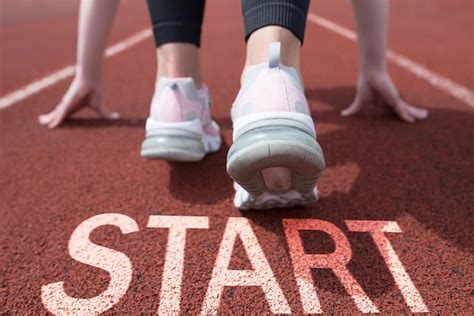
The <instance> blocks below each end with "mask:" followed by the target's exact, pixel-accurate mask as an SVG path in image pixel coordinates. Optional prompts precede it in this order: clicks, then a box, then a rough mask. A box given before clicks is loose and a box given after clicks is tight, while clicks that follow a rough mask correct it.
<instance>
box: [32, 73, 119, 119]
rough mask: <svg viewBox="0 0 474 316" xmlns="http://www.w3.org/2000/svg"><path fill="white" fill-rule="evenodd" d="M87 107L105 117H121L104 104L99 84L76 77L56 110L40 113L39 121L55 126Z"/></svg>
mask: <svg viewBox="0 0 474 316" xmlns="http://www.w3.org/2000/svg"><path fill="white" fill-rule="evenodd" d="M87 107H88V108H91V109H92V110H94V111H95V112H97V114H98V115H99V116H100V117H102V118H104V119H108V120H113V119H117V118H119V114H118V113H113V112H110V111H109V110H108V109H107V108H106V107H105V106H104V104H102V101H101V91H100V85H99V84H91V83H87V82H84V81H81V80H79V79H77V78H76V79H74V81H73V82H72V83H71V85H70V86H69V89H68V90H67V92H66V94H65V95H64V96H63V98H62V100H61V102H59V104H58V105H57V106H56V107H55V108H54V110H52V111H51V112H49V113H48V114H43V115H40V116H39V117H38V121H39V123H40V124H41V125H45V126H47V127H49V128H55V127H58V126H59V125H61V123H63V122H64V121H65V120H66V119H67V118H68V117H70V116H71V115H73V114H74V113H76V112H77V111H79V110H81V109H83V108H87Z"/></svg>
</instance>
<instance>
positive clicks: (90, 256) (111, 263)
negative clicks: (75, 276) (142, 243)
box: [41, 213, 139, 314]
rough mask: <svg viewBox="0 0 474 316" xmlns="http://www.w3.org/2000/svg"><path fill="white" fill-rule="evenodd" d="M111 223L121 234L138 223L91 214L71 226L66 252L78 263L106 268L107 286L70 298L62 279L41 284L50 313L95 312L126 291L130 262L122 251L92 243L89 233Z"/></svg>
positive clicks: (45, 303) (130, 268)
mask: <svg viewBox="0 0 474 316" xmlns="http://www.w3.org/2000/svg"><path fill="white" fill-rule="evenodd" d="M103 225H113V226H116V227H118V228H120V231H121V232H122V234H128V233H133V232H137V231H138V230H139V228H138V224H137V223H136V222H135V221H134V220H133V219H132V218H130V217H128V216H125V215H122V214H117V213H106V214H100V215H96V216H93V217H91V218H89V219H87V220H85V221H84V222H82V223H81V224H79V226H78V227H77V228H76V229H75V230H74V232H73V233H72V235H71V239H70V240H69V245H68V248H69V254H70V255H71V257H72V258H73V259H75V260H77V261H79V262H81V263H84V264H87V265H90V266H93V267H96V268H100V269H103V270H106V271H107V272H108V273H109V274H110V283H109V285H108V287H107V289H106V290H105V291H104V292H103V293H102V294H100V295H98V296H96V297H93V298H87V299H84V298H74V297H71V296H69V295H67V294H66V293H65V292H64V287H63V284H64V282H56V283H50V284H47V285H43V286H42V287H41V300H42V301H43V304H44V306H45V307H46V308H47V309H48V310H49V311H50V312H51V313H54V314H99V313H103V312H105V311H106V310H108V309H110V308H111V307H112V306H114V305H115V304H116V303H117V302H118V301H119V300H120V299H121V298H122V296H123V295H124V294H125V293H126V292H127V290H128V287H129V285H130V281H131V280H132V272H133V270H132V263H131V262H130V259H129V258H128V257H127V256H126V255H124V254H123V253H121V252H119V251H116V250H113V249H109V248H106V247H103V246H99V245H96V244H94V243H92V242H91V241H90V239H89V235H90V233H91V232H92V231H93V230H94V229H96V228H97V227H100V226H103Z"/></svg>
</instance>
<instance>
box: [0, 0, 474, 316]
mask: <svg viewBox="0 0 474 316" xmlns="http://www.w3.org/2000/svg"><path fill="white" fill-rule="evenodd" d="M208 9H209V10H208V12H207V21H206V25H205V32H204V45H203V66H204V71H205V77H206V78H207V79H206V81H207V82H208V84H209V86H210V87H211V91H212V96H213V99H214V108H213V114H214V115H215V116H216V117H217V118H218V121H219V123H220V124H221V126H222V127H223V134H224V138H225V140H226V144H227V145H226V146H224V148H223V149H222V150H221V151H220V152H219V153H217V154H215V155H212V156H210V157H208V158H206V159H205V160H204V161H202V162H200V163H197V164H195V165H190V164H168V163H165V162H145V161H143V160H141V158H140V157H139V155H138V152H139V144H140V142H141V140H142V137H143V126H144V118H145V117H146V115H147V111H148V102H149V99H150V97H151V93H152V88H153V78H154V74H153V71H150V69H151V68H152V67H150V65H152V64H154V54H153V52H152V49H153V48H152V47H153V46H152V43H151V41H148V42H146V43H143V44H140V45H139V46H137V47H136V48H134V49H132V50H130V51H126V52H124V53H123V54H121V55H118V56H116V57H114V58H113V59H110V60H108V61H107V62H106V66H105V67H106V68H105V72H104V73H105V81H104V82H105V87H104V92H105V101H106V102H107V103H109V105H110V106H111V108H112V109H114V110H118V111H119V112H120V113H121V114H122V116H123V117H124V118H123V119H122V120H120V121H119V122H116V123H113V124H108V123H106V122H101V121H98V120H95V119H91V115H90V113H83V114H81V115H80V117H79V118H78V119H76V120H73V121H70V122H69V123H68V124H67V125H66V126H65V127H64V128H61V129H58V130H56V131H48V130H46V129H44V128H42V127H40V126H39V125H37V123H36V116H37V115H38V114H40V113H42V112H45V111H46V110H48V109H49V108H50V106H51V102H53V100H57V99H58V98H59V97H60V96H61V94H62V93H63V92H64V90H65V89H66V87H67V83H66V82H64V83H61V84H59V85H57V86H55V87H52V88H51V89H49V90H46V91H45V92H44V93H42V94H40V95H37V96H34V97H32V98H31V99H29V100H28V101H24V102H21V103H19V104H18V106H14V107H12V108H10V109H8V110H6V111H3V112H1V113H0V135H2V137H1V148H2V153H1V155H0V157H1V166H2V172H1V174H2V176H1V181H0V183H1V186H2V190H1V191H2V198H1V199H0V200H2V201H3V205H2V211H1V213H2V214H1V215H2V218H3V219H4V220H3V221H2V228H3V229H2V231H1V233H0V234H1V235H0V236H1V240H2V242H1V244H2V253H5V254H6V256H2V259H1V260H2V265H1V266H2V267H3V272H5V273H2V274H3V275H5V276H6V277H5V280H4V281H3V282H2V290H3V293H6V295H4V296H3V297H7V298H8V300H7V301H6V308H7V309H8V310H16V311H20V312H21V311H24V312H26V311H30V312H31V311H33V312H43V311H44V307H43V306H42V304H41V299H40V296H39V294H40V288H41V286H42V285H45V284H48V283H51V282H57V281H61V280H63V281H65V282H66V283H65V286H66V291H67V293H68V294H69V295H71V296H77V297H92V296H95V295H96V294H97V293H98V292H100V291H103V290H104V289H105V287H106V285H107V282H108V276H107V273H106V272H105V271H103V270H100V269H96V268H92V267H90V266H87V265H84V264H80V263H78V262H76V261H75V260H73V259H71V258H70V256H69V254H68V251H67V242H68V240H69V237H70V235H71V233H72V231H73V230H74V229H75V228H76V227H77V226H78V225H79V224H80V223H81V222H83V221H84V220H85V219H87V218H90V217H91V216H94V215H97V214H99V213H103V212H111V211H113V212H118V213H121V214H125V215H128V216H130V217H132V218H133V219H134V220H136V221H137V223H138V225H139V227H140V231H139V232H137V233H132V234H130V235H121V234H120V233H119V231H118V230H117V229H116V228H113V227H101V228H99V229H97V230H96V231H94V233H93V234H92V240H93V241H95V242H97V243H99V244H101V245H104V246H107V247H110V248H112V249H116V250H119V251H122V252H123V253H125V254H126V255H127V256H129V257H130V259H131V261H132V263H133V267H134V272H133V280H132V283H131V286H130V288H129V290H128V292H127V294H126V295H125V296H124V297H123V298H122V299H121V300H120V302H119V303H118V304H117V305H115V306H114V307H113V308H112V309H111V310H110V312H137V311H145V312H146V311H148V312H152V311H156V310H157V308H158V304H159V301H158V295H159V289H160V284H161V275H162V271H163V263H164V253H165V251H166V249H165V246H166V238H167V231H166V230H163V229H160V230H158V229H147V228H145V227H146V223H147V220H148V217H149V215H158V214H160V215H188V216H191V215H192V216H209V218H210V229H209V230H204V231H198V230H196V231H194V230H190V231H189V232H188V238H187V246H186V254H185V269H184V280H185V282H184V283H183V288H182V300H181V311H183V312H189V313H192V312H199V311H200V308H201V303H202V300H203V298H204V296H205V292H206V289H207V285H208V283H209V280H210V277H211V271H212V267H213V265H214V261H215V259H216V256H217V250H218V247H219V244H220V242H221V238H222V234H223V231H224V227H225V224H226V222H227V218H228V217H230V216H236V217H241V216H246V217H247V218H249V219H250V221H251V225H252V228H253V229H254V231H255V234H256V236H257V238H258V241H259V243H260V245H261V246H262V248H263V251H264V253H265V254H266V256H267V259H268V260H269V262H270V265H271V267H272V269H273V272H274V273H275V275H276V277H277V280H278V281H279V283H280V286H281V287H282V289H283V291H284V293H285V295H286V298H287V300H288V303H289V305H290V307H291V309H292V311H293V312H294V313H301V312H302V311H303V310H302V306H301V301H300V295H299V293H298V291H297V288H296V283H295V280H294V276H293V266H292V264H291V260H290V258H289V255H288V249H287V245H286V241H285V238H284V233H283V228H282V224H281V222H282V219H283V218H319V219H323V220H327V221H329V222H331V223H334V224H336V225H337V226H338V227H340V228H341V229H342V230H343V231H344V232H345V233H346V234H347V236H348V237H349V240H350V242H351V247H352V251H353V260H352V262H351V263H350V265H349V270H350V271H351V273H352V274H353V275H354V277H355V278H356V279H357V280H358V281H359V282H360V283H361V284H362V286H363V288H364V290H365V291H366V292H367V294H368V295H369V297H370V298H371V299H372V300H373V301H374V303H375V305H376V306H377V307H378V308H379V309H380V310H381V311H384V312H389V311H391V312H400V311H405V312H406V311H408V308H407V306H406V304H405V302H404V301H403V297H402V296H401V294H400V291H399V290H398V289H397V287H396V285H395V284H394V282H393V279H392V278H391V275H390V273H389V271H388V270H387V267H386V265H385V263H384V261H383V259H382V258H381V256H380V254H379V253H378V252H377V249H376V248H375V246H374V244H373V242H372V241H371V240H370V237H369V236H367V235H366V234H359V233H349V232H348V231H347V227H346V225H345V223H344V220H347V219H379V220H396V221H397V223H398V224H399V226H400V227H401V228H402V230H403V233H402V234H390V235H389V239H390V241H391V243H392V245H393V247H394V249H395V250H396V252H397V254H398V256H399V257H400V260H401V262H402V263H403V265H404V266H405V268H406V270H407V273H408V274H409V276H410V277H411V279H412V280H413V282H414V284H415V285H416V287H417V288H418V290H419V291H420V294H421V295H422V297H423V299H424V300H425V302H426V304H427V306H428V307H429V309H430V310H431V311H432V312H435V311H439V312H444V313H449V312H453V311H458V312H461V311H468V310H469V306H468V305H467V304H468V298H467V297H466V293H468V292H469V288H470V287H472V284H471V283H470V280H472V272H471V271H470V270H469V260H472V246H471V245H472V244H473V243H472V240H471V237H470V233H469V229H470V228H469V227H471V226H472V225H471V224H472V223H469V221H466V212H467V210H468V209H467V207H468V205H471V204H472V203H466V201H468V202H469V201H471V202H472V196H471V195H470V192H469V183H468V180H469V178H472V168H471V164H470V163H469V160H468V157H470V156H472V149H471V148H470V147H469V142H468V141H469V139H472V132H470V129H469V126H470V124H471V121H472V117H471V116H470V114H472V111H470V110H469V109H468V108H466V106H464V105H463V104H462V103H459V102H457V101H455V100H453V99H452V98H451V97H449V96H446V95H445V94H443V93H441V92H439V91H435V90H433V88H432V87H431V86H429V85H427V84H426V83H424V82H421V81H418V80H414V78H413V76H412V75H410V74H407V73H405V72H404V71H402V70H400V69H398V68H393V69H391V70H392V74H393V76H394V78H395V79H396V81H397V83H398V86H399V88H400V89H401V90H402V91H403V93H404V94H405V95H406V96H407V98H408V99H409V100H414V102H416V103H418V104H421V105H426V106H429V107H430V108H431V109H432V115H431V118H430V120H429V121H427V122H423V123H420V124H416V125H407V124H400V123H399V122H398V121H396V120H394V119H393V118H392V117H391V116H389V115H387V114H386V113H384V112H380V111H377V110H374V109H369V110H368V111H367V112H368V113H366V114H364V115H362V116H361V117H358V118H351V119H343V118H341V117H339V115H338V111H339V110H340V109H341V108H342V107H343V106H344V105H346V104H348V103H349V102H350V101H351V98H352V95H353V93H354V89H353V83H354V81H355V76H356V71H357V65H356V62H357V58H356V48H355V45H354V44H353V43H351V42H348V41H346V40H344V39H342V38H338V37H335V36H334V34H332V33H331V32H328V31H324V30H321V29H317V28H313V27H311V26H309V27H308V36H311V37H313V36H314V38H318V41H314V42H309V41H308V42H307V43H306V44H305V48H304V52H303V54H304V57H303V58H304V63H305V67H304V76H305V78H306V86H307V94H308V97H309V99H310V101H311V103H312V109H313V114H314V117H315V118H316V122H317V126H318V133H319V135H320V136H319V137H320V141H321V143H322V144H323V146H324V149H325V152H326V155H327V161H328V165H329V168H328V172H327V173H326V175H325V176H324V177H323V179H322V180H321V184H320V190H321V191H322V194H323V196H324V198H323V199H322V200H321V201H320V203H319V204H318V205H316V206H314V207H311V208H308V209H305V210H301V209H291V210H281V211H275V212H272V213H271V214H268V213H260V212H250V213H241V212H239V211H238V210H235V209H234V208H233V207H232V204H231V198H232V187H231V182H230V180H229V179H228V177H227V176H226V174H225V155H226V151H227V150H226V149H227V148H226V147H227V146H228V144H230V141H231V129H230V128H231V126H230V121H229V116H228V115H229V114H228V110H229V106H230V104H231V102H232V100H233V98H234V96H235V94H236V92H237V90H238V84H239V83H238V78H239V75H240V67H241V65H242V64H243V56H244V55H243V53H244V49H243V47H242V45H241V42H240V41H239V39H240V38H241V21H240V12H239V7H238V4H237V3H234V4H233V5H232V6H231V7H229V5H228V3H227V2H225V3H224V2H223V1H215V2H210V3H209V7H208ZM224 22H225V23H227V24H226V28H218V27H217V25H222V23H224ZM215 43H223V44H222V45H215ZM321 43H327V44H325V45H321ZM334 51H339V52H342V53H340V54H338V55H337V56H336V57H337V58H335V55H334ZM216 56H218V57H216ZM130 60H137V61H139V62H138V63H130V62H129V61H130ZM224 65H225V67H224ZM125 83H126V84H125ZM53 103H54V102H53ZM453 139H456V140H457V143H454V142H452V140H453ZM381 170H385V171H386V172H385V173H381ZM469 174H470V175H471V177H469ZM204 175H205V176H204ZM466 175H468V176H466ZM183 179H186V181H183ZM105 183H106V184H107V185H104V184H105ZM420 188H423V190H420ZM446 191H448V192H449V195H446ZM302 236H303V239H304V242H305V249H306V250H307V251H308V252H314V253H319V252H330V251H331V247H332V246H331V245H332V243H331V241H330V239H329V238H327V236H326V235H324V234H318V233H311V232H308V233H305V234H303V235H302ZM420 253H422V254H423V256H419V254H420ZM233 257H234V258H233V260H232V261H231V268H235V269H247V268H249V264H248V259H246V255H245V251H244V249H243V246H242V244H241V243H237V245H236V248H235V249H234V255H233ZM196 258H199V260H196ZM470 258H471V259H470ZM313 276H314V281H315V283H316V284H317V288H318V291H319V294H320V296H321V303H322V308H323V310H324V311H325V312H333V313H338V312H342V311H344V312H357V311H358V309H357V307H356V306H355V305H354V303H353V301H352V300H351V298H350V297H349V296H348V295H347V293H345V291H344V289H343V288H342V286H341V285H340V283H339V282H338V281H337V279H336V278H335V276H334V275H333V274H332V273H331V272H328V271H325V270H315V271H314V272H313ZM448 297H449V299H448ZM334 302H337V303H336V304H335V303H334ZM252 310H253V311H259V312H265V311H269V307H268V304H267V303H266V301H265V297H264V296H263V292H262V291H261V290H260V289H259V288H236V289H228V290H226V292H225V295H224V297H223V299H222V302H221V306H220V311H221V312H230V311H232V312H244V311H247V312H248V311H252Z"/></svg>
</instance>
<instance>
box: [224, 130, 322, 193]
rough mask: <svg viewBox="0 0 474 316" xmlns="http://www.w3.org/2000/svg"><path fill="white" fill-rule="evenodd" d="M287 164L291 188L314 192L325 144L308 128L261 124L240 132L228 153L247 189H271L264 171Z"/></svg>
mask: <svg viewBox="0 0 474 316" xmlns="http://www.w3.org/2000/svg"><path fill="white" fill-rule="evenodd" d="M272 167H285V168H288V169H290V170H291V171H292V185H291V187H290V190H295V191H297V192H300V193H302V194H305V193H308V192H311V191H312V190H313V189H314V187H315V185H316V181H317V179H318V178H319V177H320V176H321V174H322V171H323V170H324V168H325V161H324V156H323V152H322V149H321V147H320V146H319V144H318V142H317V141H316V139H315V138H314V137H312V136H311V135H309V134H307V133H306V132H304V131H302V130H299V129H296V128H293V127H287V126H280V127H279V126H273V127H260V128H257V129H254V130H251V131H249V132H246V133H244V134H243V135H241V136H239V137H238V138H237V140H236V141H235V142H234V144H233V145H232V147H231V148H230V150H229V153H228V156H227V172H228V173H229V175H230V176H231V177H232V178H233V179H234V180H235V181H236V182H237V183H238V184H239V185H241V186H242V187H243V188H244V189H245V190H246V191H248V192H249V193H251V194H252V195H255V196H258V195H260V194H262V193H264V192H271V191H270V190H269V189H268V188H267V187H266V185H265V182H264V181H263V179H262V176H261V173H260V171H261V170H263V169H266V168H272Z"/></svg>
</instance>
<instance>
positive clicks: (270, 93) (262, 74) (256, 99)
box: [227, 0, 325, 209]
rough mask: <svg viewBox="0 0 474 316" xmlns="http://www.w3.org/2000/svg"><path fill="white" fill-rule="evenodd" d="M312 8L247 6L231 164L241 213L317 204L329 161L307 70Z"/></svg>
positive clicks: (260, 1) (246, 2)
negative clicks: (319, 137)
mask: <svg viewBox="0 0 474 316" xmlns="http://www.w3.org/2000/svg"><path fill="white" fill-rule="evenodd" d="M308 6H309V0H306V1H304V0H279V1H264V0H243V1H242V11H243V15H244V22H245V33H246V34H245V35H246V36H245V37H246V40H247V58H246V64H245V67H244V71H243V74H242V77H241V83H242V88H241V90H240V92H239V94H238V96H237V99H236V101H235V102H234V105H233V107H232V120H233V122H234V144H233V145H232V147H231V148H230V151H229V155H228V160H227V170H228V172H229V174H230V175H231V177H232V178H233V179H234V180H235V181H236V183H237V185H236V196H235V199H234V204H235V205H236V206H237V207H239V208H242V209H248V208H269V207H287V206H292V205H304V204H309V203H313V202H315V201H316V199H317V191H316V188H315V186H316V180H317V178H318V177H319V176H320V174H321V172H322V170H323V169H324V165H325V163H324V157H323V153H322V150H321V148H320V146H319V144H318V143H317V141H316V138H315V136H316V135H315V131H314V123H313V121H312V119H311V114H310V110H309V106H308V103H307V100H306V97H305V95H304V87H303V84H302V80H301V74H300V71H299V70H300V50H301V45H302V43H303V39H304V31H305V26H306V15H307V13H308Z"/></svg>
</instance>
